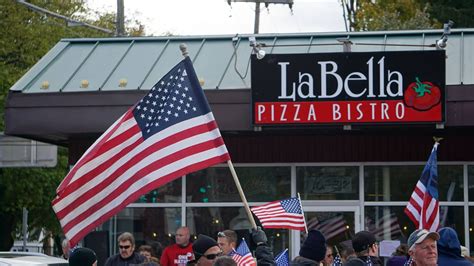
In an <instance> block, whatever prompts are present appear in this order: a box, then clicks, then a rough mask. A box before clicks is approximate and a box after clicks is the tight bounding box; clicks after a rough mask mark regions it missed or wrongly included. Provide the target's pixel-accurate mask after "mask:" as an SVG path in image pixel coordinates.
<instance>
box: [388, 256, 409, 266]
mask: <svg viewBox="0 0 474 266" xmlns="http://www.w3.org/2000/svg"><path fill="white" fill-rule="evenodd" d="M407 260H408V258H407V257H406V256H393V257H391V258H390V259H388V261H387V266H403V265H405V262H406V261H407Z"/></svg>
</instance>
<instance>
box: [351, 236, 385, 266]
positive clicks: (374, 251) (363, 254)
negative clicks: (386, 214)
mask: <svg viewBox="0 0 474 266" xmlns="http://www.w3.org/2000/svg"><path fill="white" fill-rule="evenodd" d="M352 248H354V251H355V253H356V256H357V258H359V259H360V260H362V261H364V262H365V263H367V264H369V263H371V264H372V265H374V266H377V265H383V262H382V261H381V260H380V258H379V257H378V250H379V247H378V245H377V242H376V241H375V236H374V234H372V233H370V232H368V231H360V232H358V233H357V234H355V236H354V238H352Z"/></svg>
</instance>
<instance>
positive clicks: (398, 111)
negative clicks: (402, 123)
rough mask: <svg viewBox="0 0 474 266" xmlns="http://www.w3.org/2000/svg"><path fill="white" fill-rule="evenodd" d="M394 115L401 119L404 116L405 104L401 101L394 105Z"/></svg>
mask: <svg viewBox="0 0 474 266" xmlns="http://www.w3.org/2000/svg"><path fill="white" fill-rule="evenodd" d="M395 116H396V117H397V118H398V119H402V118H403V117H404V116H405V105H404V104H403V103H397V105H395Z"/></svg>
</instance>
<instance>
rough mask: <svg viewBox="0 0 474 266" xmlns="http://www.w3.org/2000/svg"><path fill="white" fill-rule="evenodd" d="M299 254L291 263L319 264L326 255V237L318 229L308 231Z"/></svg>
mask: <svg viewBox="0 0 474 266" xmlns="http://www.w3.org/2000/svg"><path fill="white" fill-rule="evenodd" d="M299 254H300V255H299V256H297V257H296V258H295V259H294V260H293V261H292V263H291V265H305V266H319V263H320V261H322V260H323V259H324V257H325V256H326V238H325V237H324V236H323V234H322V233H321V232H320V231H318V230H311V231H309V232H308V235H307V237H306V239H305V241H304V242H303V245H302V246H301V249H300V253H299Z"/></svg>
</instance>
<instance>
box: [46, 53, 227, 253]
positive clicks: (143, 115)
mask: <svg viewBox="0 0 474 266" xmlns="http://www.w3.org/2000/svg"><path fill="white" fill-rule="evenodd" d="M227 160H230V157H229V154H228V152H227V148H226V146H225V144H224V142H223V140H222V137H221V135H220V133H219V129H218V128H217V124H216V122H215V121H214V116H213V115H212V112H211V110H210V108H209V105H208V103H207V100H206V98H205V96H204V93H203V91H202V88H201V86H200V85H199V81H198V79H197V77H196V73H195V72H194V68H193V66H192V63H191V60H190V59H189V58H188V57H186V58H185V59H184V60H183V61H181V62H180V63H179V64H178V65H176V66H175V67H174V68H173V69H172V70H171V71H170V72H168V74H166V75H165V76H164V77H163V78H162V79H161V80H160V81H158V83H156V85H155V86H154V87H153V88H152V89H151V90H150V91H149V92H148V93H147V94H146V95H145V97H143V99H141V100H140V101H139V102H138V103H137V104H136V105H135V106H133V107H132V108H130V109H129V110H128V111H127V112H126V113H125V114H124V115H123V116H122V117H120V118H119V119H118V120H117V121H116V122H115V123H114V124H113V125H112V126H111V127H109V129H107V131H106V132H105V133H104V134H103V135H102V136H100V137H99V139H98V140H97V141H96V142H95V143H94V144H93V145H92V146H91V147H90V148H89V149H88V150H87V151H86V152H85V153H84V155H83V156H82V157H81V158H80V159H79V161H78V162H77V163H76V165H75V166H74V167H73V168H72V169H71V171H70V172H69V173H68V174H67V176H66V177H65V178H64V180H63V181H62V182H61V184H60V185H59V187H58V188H57V190H56V193H57V196H56V198H55V199H54V200H53V202H52V205H53V209H54V211H55V212H56V216H57V217H58V219H59V222H60V223H61V226H62V228H63V231H64V233H65V235H66V237H67V238H68V239H69V240H70V242H71V245H74V244H76V243H77V242H78V241H79V240H80V239H82V238H83V237H84V236H85V235H86V234H87V233H88V232H90V231H91V230H92V229H93V228H95V227H97V226H99V225H100V224H102V223H103V222H105V221H106V220H107V219H109V218H110V217H112V216H113V215H115V214H116V213H118V212H119V211H120V210H122V209H123V208H124V207H126V206H127V205H128V204H129V203H132V202H134V201H135V200H136V199H138V198H139V197H140V195H142V194H145V193H147V192H149V191H150V190H153V189H155V188H157V187H160V186H162V185H164V184H166V183H168V182H170V181H172V180H174V179H176V178H179V177H181V176H183V175H185V174H187V173H190V172H193V171H197V170H200V169H203V168H206V167H209V166H211V165H213V164H217V163H220V162H225V161H227Z"/></svg>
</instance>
